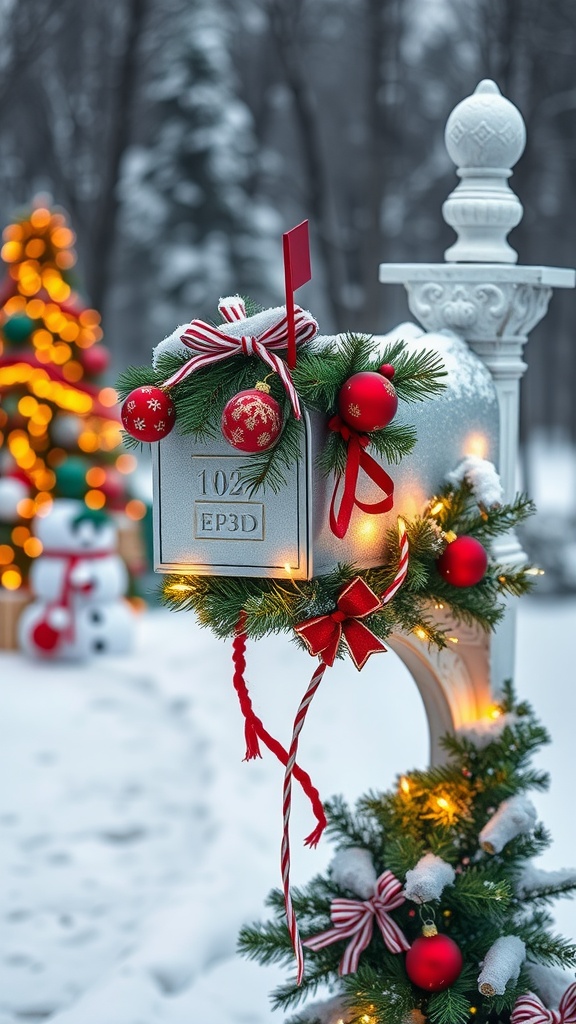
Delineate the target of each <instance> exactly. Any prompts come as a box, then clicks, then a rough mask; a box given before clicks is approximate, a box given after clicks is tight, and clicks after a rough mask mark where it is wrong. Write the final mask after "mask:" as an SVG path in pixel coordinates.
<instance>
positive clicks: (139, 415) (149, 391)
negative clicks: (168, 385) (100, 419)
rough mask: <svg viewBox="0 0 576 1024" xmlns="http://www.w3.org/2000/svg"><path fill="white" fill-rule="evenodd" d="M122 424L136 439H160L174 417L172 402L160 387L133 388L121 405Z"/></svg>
mask: <svg viewBox="0 0 576 1024" xmlns="http://www.w3.org/2000/svg"><path fill="white" fill-rule="evenodd" d="M121 416H122V424H123V426H124V430H125V431H126V433H128V434H130V436H131V437H135V438H136V440H137V441H161V440H162V438H163V437H166V436H167V434H169V433H170V431H171V430H172V427H173V426H174V422H175V419H176V413H175V409H174V403H173V401H172V399H171V398H170V396H169V395H167V394H166V392H165V391H162V389H161V388H157V387H154V386H153V385H149V386H147V387H141V388H135V389H134V391H131V392H130V394H129V395H128V398H127V399H126V401H125V402H124V404H123V406H122V412H121Z"/></svg>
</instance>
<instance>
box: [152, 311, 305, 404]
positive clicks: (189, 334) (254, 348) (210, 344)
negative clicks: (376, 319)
mask: <svg viewBox="0 0 576 1024" xmlns="http://www.w3.org/2000/svg"><path fill="white" fill-rule="evenodd" d="M218 309H219V311H220V313H221V314H222V316H223V317H224V319H225V320H227V321H228V323H234V322H236V321H238V320H245V319H246V309H245V306H244V303H243V301H242V299H241V298H240V296H238V295H233V296H231V297H230V298H227V299H220V304H219V306H218ZM294 325H295V332H296V344H297V345H301V344H302V343H303V342H305V341H309V340H310V339H311V338H313V337H314V335H315V334H316V332H317V331H318V324H317V323H316V321H315V320H314V319H313V318H312V317H311V316H310V314H309V313H306V312H305V311H304V310H303V309H301V308H300V306H295V307H294ZM180 341H181V342H182V343H183V344H184V345H187V346H188V348H191V349H192V350H193V351H194V352H198V353H200V354H199V355H197V356H193V357H192V358H191V359H190V360H189V361H188V362H187V363H184V365H183V366H181V367H180V369H179V370H177V371H176V373H173V374H172V376H171V377H169V378H168V380H166V381H164V387H172V386H173V385H174V384H179V383H180V382H181V381H183V380H185V379H186V377H189V376H190V374H191V373H194V372H195V370H199V369H200V368H201V367H202V366H208V365H209V364H210V363H219V362H220V361H221V360H222V359H229V358H230V356H237V355H245V356H258V357H259V358H260V359H262V361H263V362H265V363H266V364H267V366H269V367H270V369H271V370H273V371H274V372H275V373H277V374H278V376H279V377H280V380H281V381H282V383H283V385H284V388H285V390H286V394H287V395H288V397H289V399H290V402H291V404H292V409H293V410H294V416H295V417H296V419H297V420H299V419H300V402H299V401H298V395H297V394H296V388H295V387H294V384H293V382H292V378H291V376H290V373H289V370H288V368H287V366H286V364H285V363H284V362H283V360H282V359H280V357H279V356H277V355H275V354H274V352H270V351H269V350H270V349H285V348H286V346H287V344H288V318H287V316H286V312H285V311H283V312H281V313H279V315H278V320H277V321H276V322H275V323H273V324H272V325H271V326H270V327H268V328H266V330H264V331H262V333H261V334H258V335H256V336H250V335H246V336H243V337H239V338H237V337H233V336H232V335H231V334H227V333H226V330H225V329H224V330H222V329H220V328H219V327H213V326H212V324H208V323H205V322H204V320H193V321H192V323H191V324H190V325H189V326H188V327H187V328H186V330H185V331H184V334H183V335H182V336H181V337H180Z"/></svg>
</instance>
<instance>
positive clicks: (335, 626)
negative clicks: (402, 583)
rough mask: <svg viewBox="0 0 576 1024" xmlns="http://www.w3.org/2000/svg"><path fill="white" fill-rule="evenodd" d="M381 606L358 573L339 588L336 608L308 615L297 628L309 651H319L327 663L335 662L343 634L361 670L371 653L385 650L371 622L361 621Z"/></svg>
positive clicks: (357, 666) (314, 652) (312, 652)
mask: <svg viewBox="0 0 576 1024" xmlns="http://www.w3.org/2000/svg"><path fill="white" fill-rule="evenodd" d="M381 607H382V602H381V601H380V598H379V597H377V596H376V594H375V593H374V591H373V590H371V589H370V587H369V586H368V584H367V583H365V582H364V580H363V579H362V578H361V577H360V576H356V577H355V578H354V579H353V580H351V581H350V583H347V584H346V586H345V587H344V588H343V590H341V591H340V595H339V597H338V602H337V607H336V608H335V610H334V611H333V612H330V613H329V614H328V615H317V616H315V618H313V619H306V620H305V622H301V623H299V625H298V626H295V627H294V630H295V632H296V633H298V635H299V636H301V637H302V639H303V640H304V642H305V643H306V645H307V647H308V650H309V651H310V654H313V655H314V656H316V655H319V656H320V658H321V660H322V661H323V662H324V663H325V664H326V665H333V664H334V659H335V657H336V654H337V653H338V645H339V643H340V640H341V639H342V638H344V640H345V641H346V644H347V645H348V649H349V651H350V655H351V657H352V660H353V662H354V664H355V665H356V668H357V669H358V670H360V669H361V668H364V665H365V664H366V662H367V661H368V658H369V657H370V655H371V654H377V653H378V652H379V651H385V650H386V647H385V646H384V644H383V643H382V641H381V640H379V639H378V637H376V636H374V633H372V631H371V630H369V629H368V626H365V625H364V623H363V622H359V621H358V620H359V619H363V618H365V617H366V615H371V614H372V612H377V611H378V609H379V608H381Z"/></svg>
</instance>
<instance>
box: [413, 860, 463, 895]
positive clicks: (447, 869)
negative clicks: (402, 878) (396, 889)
mask: <svg viewBox="0 0 576 1024" xmlns="http://www.w3.org/2000/svg"><path fill="white" fill-rule="evenodd" d="M455 878H456V872H455V871H454V868H453V867H452V865H451V864H447V863H446V861H445V860H442V858H441V857H437V856H436V854H434V853H425V854H424V856H423V857H421V858H420V860H419V861H418V863H417V864H416V866H415V867H414V868H412V870H411V871H407V872H406V885H405V886H404V895H405V896H406V899H408V900H412V902H413V903H430V902H431V901H432V900H439V899H440V897H441V895H442V893H443V892H444V889H445V888H446V886H447V885H453V883H454V879H455Z"/></svg>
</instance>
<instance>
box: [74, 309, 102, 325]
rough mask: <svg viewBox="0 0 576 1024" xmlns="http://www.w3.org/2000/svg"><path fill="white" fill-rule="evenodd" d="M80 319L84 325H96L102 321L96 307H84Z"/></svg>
mask: <svg viewBox="0 0 576 1024" xmlns="http://www.w3.org/2000/svg"><path fill="white" fill-rule="evenodd" d="M78 319H79V321H80V323H81V324H82V326H83V327H96V325H97V324H99V323H100V313H97V312H96V310H95V309H83V310H82V312H81V313H80V316H79V317H78Z"/></svg>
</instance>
